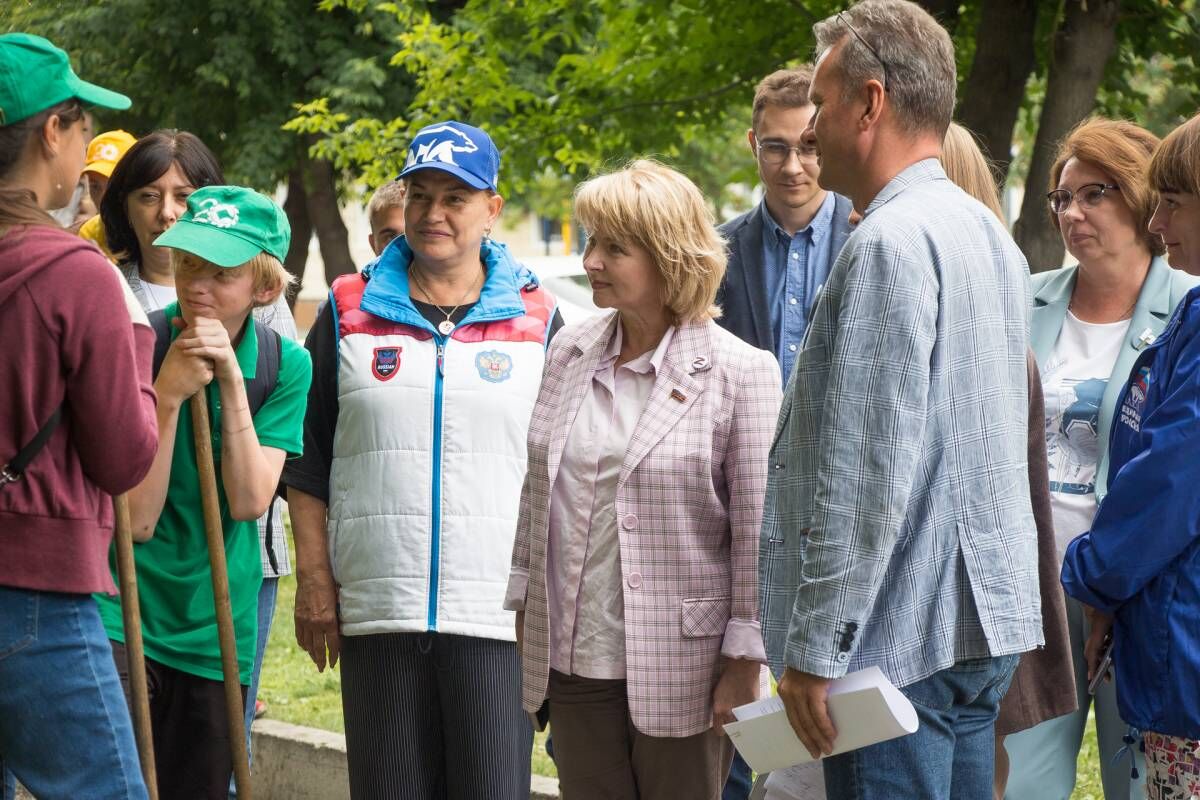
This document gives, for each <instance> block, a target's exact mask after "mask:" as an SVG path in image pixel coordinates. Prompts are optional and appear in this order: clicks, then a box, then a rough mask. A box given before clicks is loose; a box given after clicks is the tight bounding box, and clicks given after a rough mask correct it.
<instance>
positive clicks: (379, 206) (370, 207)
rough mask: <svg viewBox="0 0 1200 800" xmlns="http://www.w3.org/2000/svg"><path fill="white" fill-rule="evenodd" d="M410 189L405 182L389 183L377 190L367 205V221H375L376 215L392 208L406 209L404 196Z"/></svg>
mask: <svg viewBox="0 0 1200 800" xmlns="http://www.w3.org/2000/svg"><path fill="white" fill-rule="evenodd" d="M407 190H408V187H407V186H405V184H404V181H388V182H387V183H385V184H383V185H382V186H380V187H379V188H378V189H376V190H375V193H374V194H372V195H371V200H370V202H369V203H367V219H368V221H373V220H374V219H375V215H376V214H379V213H380V212H382V211H386V210H388V209H391V208H404V195H405V193H406V192H407Z"/></svg>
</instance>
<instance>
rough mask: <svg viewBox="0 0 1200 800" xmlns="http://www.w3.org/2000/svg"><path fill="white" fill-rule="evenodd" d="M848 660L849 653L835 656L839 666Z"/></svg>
mask: <svg viewBox="0 0 1200 800" xmlns="http://www.w3.org/2000/svg"><path fill="white" fill-rule="evenodd" d="M849 660H850V654H849V653H838V654H837V662H838V663H839V664H845V663H846V662H847V661H849Z"/></svg>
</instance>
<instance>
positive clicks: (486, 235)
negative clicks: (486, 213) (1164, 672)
mask: <svg viewBox="0 0 1200 800" xmlns="http://www.w3.org/2000/svg"><path fill="white" fill-rule="evenodd" d="M483 240H484V241H485V242H490V241H491V240H492V229H491V228H484V229H483Z"/></svg>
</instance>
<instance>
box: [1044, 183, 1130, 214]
mask: <svg viewBox="0 0 1200 800" xmlns="http://www.w3.org/2000/svg"><path fill="white" fill-rule="evenodd" d="M1119 191H1121V187H1120V186H1116V185H1114V184H1111V183H1085V184H1084V185H1083V186H1080V187H1079V188H1078V189H1076V190H1075V191H1073V192H1072V191H1071V190H1070V189H1055V190H1054V191H1053V192H1048V193H1047V194H1046V199H1047V200H1049V201H1050V210H1051V211H1053V212H1054V213H1055V214H1065V213H1067V209H1068V208H1070V207H1071V201H1072V200H1074V201H1076V202H1077V203H1079V207H1080V208H1095V207H1096V206H1098V205H1100V201H1101V200H1103V199H1104V195H1105V194H1106V193H1108V192H1119Z"/></svg>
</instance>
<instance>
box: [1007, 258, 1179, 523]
mask: <svg viewBox="0 0 1200 800" xmlns="http://www.w3.org/2000/svg"><path fill="white" fill-rule="evenodd" d="M1078 269H1079V267H1078V266H1074V267H1063V268H1062V269H1055V270H1051V271H1049V272H1039V273H1037V274H1036V275H1033V276H1032V284H1033V314H1032V315H1031V316H1030V325H1029V339H1030V345H1031V346H1032V347H1033V352H1034V355H1036V356H1037V361H1038V367H1039V368H1040V369H1044V368H1045V366H1046V359H1047V358H1048V357H1049V356H1050V352H1051V351H1052V350H1054V343H1055V342H1057V341H1058V334H1059V332H1061V331H1062V326H1063V320H1064V319H1066V316H1067V304H1068V303H1070V302H1071V292H1072V291H1074V289H1075V273H1076V271H1077V270H1078ZM1198 284H1200V277H1197V276H1195V275H1189V274H1188V273H1186V272H1184V271H1182V270H1178V269H1171V267H1169V266H1167V262H1166V260H1165V259H1163V258H1162V256H1155V257H1154V260H1153V261H1151V262H1150V271H1149V272H1148V273H1146V282H1145V283H1143V284H1142V291H1141V293H1140V294H1138V299H1137V304H1136V305H1135V306H1134V307H1133V319H1132V321H1131V322H1130V325H1129V333H1128V334H1127V335H1126V337H1125V345H1124V346H1123V347H1122V348H1121V354H1120V355H1119V356H1117V363H1116V364H1115V365H1114V366H1113V371H1112V375H1110V376H1109V380H1108V387H1107V388H1106V389H1105V390H1104V397H1103V398H1102V400H1101V402H1100V422H1099V431H1098V432H1099V452H1100V463H1099V464H1098V465H1097V467H1096V502H1097V503H1099V502H1100V501H1101V500H1103V499H1104V495H1105V494H1107V493H1108V434H1109V431H1110V430H1112V418H1113V408H1114V406H1116V403H1117V395H1118V394H1119V393H1120V391H1121V387H1123V386H1124V385H1125V378H1126V377H1127V376H1128V375H1129V370H1130V368H1131V367H1132V366H1133V362H1134V359H1136V358H1137V355H1138V353H1139V352H1140V351H1141V350H1142V348H1144V347H1145V346H1146V345H1148V344H1149V343H1150V342H1152V341H1154V339H1155V338H1157V337H1158V334H1160V333H1162V329H1163V327H1164V326H1166V324H1167V318H1168V317H1170V316H1171V312H1172V311H1174V310H1175V306H1177V305H1178V304H1179V301H1180V300H1182V299H1183V296H1184V295H1186V294H1187V292H1188V290H1189V289H1191V288H1192V287H1193V286H1196V285H1198Z"/></svg>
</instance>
